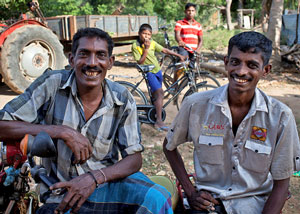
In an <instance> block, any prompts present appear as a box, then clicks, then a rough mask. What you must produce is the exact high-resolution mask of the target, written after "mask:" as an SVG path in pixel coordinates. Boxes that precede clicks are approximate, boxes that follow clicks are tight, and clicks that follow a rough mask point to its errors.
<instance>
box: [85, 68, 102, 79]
mask: <svg viewBox="0 0 300 214" xmlns="http://www.w3.org/2000/svg"><path fill="white" fill-rule="evenodd" d="M81 71H82V73H84V74H85V75H86V76H88V77H97V76H98V75H100V74H101V73H102V72H101V70H100V69H98V68H87V67H84V68H82V70H81Z"/></svg>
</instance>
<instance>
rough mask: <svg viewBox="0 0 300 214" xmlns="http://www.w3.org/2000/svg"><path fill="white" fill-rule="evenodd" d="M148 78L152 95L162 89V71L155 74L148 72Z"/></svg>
mask: <svg viewBox="0 0 300 214" xmlns="http://www.w3.org/2000/svg"><path fill="white" fill-rule="evenodd" d="M147 78H148V81H149V86H150V89H151V92H152V93H153V92H155V91H156V90H157V89H160V88H162V81H163V76H162V72H161V70H159V71H158V72H157V73H155V74H154V73H152V72H148V73H147Z"/></svg>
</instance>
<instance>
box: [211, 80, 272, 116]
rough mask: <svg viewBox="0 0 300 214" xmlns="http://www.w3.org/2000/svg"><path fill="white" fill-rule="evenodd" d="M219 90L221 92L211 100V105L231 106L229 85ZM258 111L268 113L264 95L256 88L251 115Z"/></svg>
mask: <svg viewBox="0 0 300 214" xmlns="http://www.w3.org/2000/svg"><path fill="white" fill-rule="evenodd" d="M217 90H220V92H219V93H215V95H214V96H213V97H212V98H211V100H210V103H212V104H214V105H217V106H221V107H225V106H229V105H228V84H226V85H224V86H222V87H220V88H219V89H217ZM256 111H264V112H268V107H267V103H266V100H265V98H264V96H263V94H262V91H261V90H259V89H258V88H255V92H254V99H253V101H252V104H251V107H250V110H249V113H250V112H256Z"/></svg>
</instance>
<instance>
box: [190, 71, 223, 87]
mask: <svg viewBox="0 0 300 214" xmlns="http://www.w3.org/2000/svg"><path fill="white" fill-rule="evenodd" d="M195 76H196V80H197V79H200V82H203V81H207V84H210V85H216V86H217V87H220V86H221V84H220V83H219V81H218V80H217V79H216V78H215V77H214V76H212V75H211V74H210V73H209V72H208V71H204V70H201V71H200V77H199V74H198V72H196V74H195Z"/></svg>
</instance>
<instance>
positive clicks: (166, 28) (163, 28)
mask: <svg viewBox="0 0 300 214" xmlns="http://www.w3.org/2000/svg"><path fill="white" fill-rule="evenodd" d="M168 28H169V25H163V26H160V27H159V29H160V30H168Z"/></svg>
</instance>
